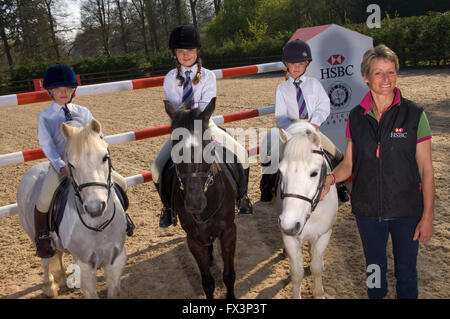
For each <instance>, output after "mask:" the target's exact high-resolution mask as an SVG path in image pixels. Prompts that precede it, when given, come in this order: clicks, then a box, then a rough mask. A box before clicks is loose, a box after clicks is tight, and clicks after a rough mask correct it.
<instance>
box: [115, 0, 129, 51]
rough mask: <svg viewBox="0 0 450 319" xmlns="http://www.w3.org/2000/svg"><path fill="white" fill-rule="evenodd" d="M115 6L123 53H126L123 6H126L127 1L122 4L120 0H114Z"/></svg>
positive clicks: (125, 28)
mask: <svg viewBox="0 0 450 319" xmlns="http://www.w3.org/2000/svg"><path fill="white" fill-rule="evenodd" d="M115 4H116V8H117V15H118V17H119V22H120V39H121V41H122V46H123V51H124V52H125V53H128V43H127V27H126V22H125V19H126V18H125V12H124V9H125V8H124V6H126V4H127V1H125V3H124V4H122V3H121V0H116V1H115Z"/></svg>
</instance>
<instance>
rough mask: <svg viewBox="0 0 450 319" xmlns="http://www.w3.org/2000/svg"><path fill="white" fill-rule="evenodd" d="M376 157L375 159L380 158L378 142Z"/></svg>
mask: <svg viewBox="0 0 450 319" xmlns="http://www.w3.org/2000/svg"><path fill="white" fill-rule="evenodd" d="M376 156H377V158H380V142H378V146H377V153H376Z"/></svg>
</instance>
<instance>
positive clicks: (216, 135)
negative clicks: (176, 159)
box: [151, 120, 250, 183]
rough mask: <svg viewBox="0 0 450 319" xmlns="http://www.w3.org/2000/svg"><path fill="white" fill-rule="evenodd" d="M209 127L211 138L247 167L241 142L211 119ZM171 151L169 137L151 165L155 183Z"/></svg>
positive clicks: (247, 163)
mask: <svg viewBox="0 0 450 319" xmlns="http://www.w3.org/2000/svg"><path fill="white" fill-rule="evenodd" d="M209 128H210V130H211V137H212V139H213V140H214V141H216V142H218V143H219V144H221V145H222V146H224V147H225V148H226V149H228V150H229V151H230V152H232V153H233V154H235V155H236V156H237V158H238V160H239V162H240V163H241V164H242V166H243V168H244V169H247V168H249V165H250V164H249V162H248V154H247V151H246V149H245V148H244V147H243V146H242V145H241V144H239V143H238V142H237V141H236V140H235V139H234V138H233V137H232V136H231V135H229V134H228V133H227V132H225V131H224V130H222V129H220V128H219V127H218V126H217V125H216V124H215V123H214V122H213V121H212V120H210V121H209ZM171 151H172V142H171V140H170V139H169V140H168V141H166V142H165V143H164V145H163V147H162V148H161V150H160V151H159V153H158V155H157V156H156V158H155V160H154V161H153V163H152V165H151V172H152V179H153V181H154V182H155V183H159V178H160V175H161V173H162V170H163V169H164V165H166V163H167V161H168V160H169V158H170V156H171Z"/></svg>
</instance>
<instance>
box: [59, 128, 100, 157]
mask: <svg viewBox="0 0 450 319" xmlns="http://www.w3.org/2000/svg"><path fill="white" fill-rule="evenodd" d="M107 147H108V145H107V143H106V141H105V140H104V139H101V138H99V134H98V133H96V132H94V131H93V130H92V129H90V128H89V125H88V126H86V127H73V134H72V136H71V137H70V138H69V139H68V141H67V144H66V151H67V153H68V154H73V155H75V156H78V155H81V154H82V153H83V152H90V151H91V150H96V151H102V150H103V149H105V148H107Z"/></svg>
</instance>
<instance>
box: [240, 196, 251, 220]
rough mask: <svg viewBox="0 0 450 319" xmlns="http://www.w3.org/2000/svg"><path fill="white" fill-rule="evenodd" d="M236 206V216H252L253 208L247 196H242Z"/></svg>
mask: <svg viewBox="0 0 450 319" xmlns="http://www.w3.org/2000/svg"><path fill="white" fill-rule="evenodd" d="M237 206H238V209H239V213H238V215H249V214H253V206H252V203H251V202H250V198H248V196H247V195H244V196H242V198H240V199H239V200H238V203H237Z"/></svg>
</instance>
